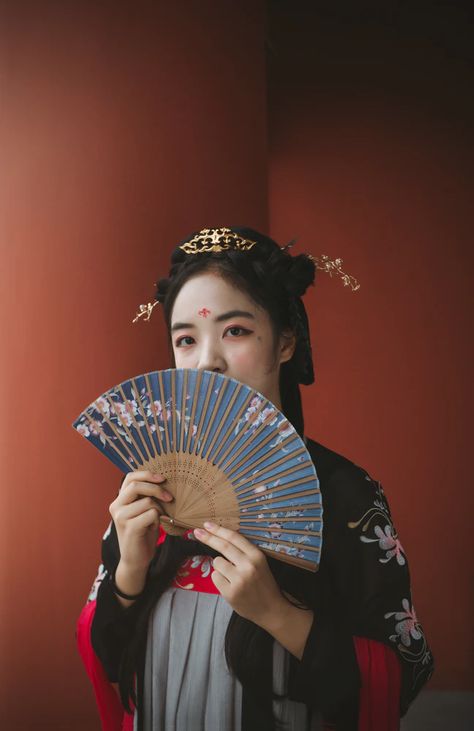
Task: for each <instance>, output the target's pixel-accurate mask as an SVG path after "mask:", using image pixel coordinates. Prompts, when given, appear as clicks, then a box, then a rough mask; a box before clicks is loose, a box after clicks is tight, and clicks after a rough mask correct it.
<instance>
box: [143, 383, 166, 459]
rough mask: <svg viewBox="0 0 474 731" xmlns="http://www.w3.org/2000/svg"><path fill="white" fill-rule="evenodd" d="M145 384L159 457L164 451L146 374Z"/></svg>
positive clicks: (150, 387) (151, 390) (151, 391)
mask: <svg viewBox="0 0 474 731" xmlns="http://www.w3.org/2000/svg"><path fill="white" fill-rule="evenodd" d="M145 382H146V385H147V388H148V399H149V402H150V412H151V415H152V417H153V419H154V422H155V427H156V431H155V434H156V443H157V444H158V449H159V452H160V455H161V454H163V453H164V451H165V450H164V449H163V443H162V441H161V434H160V424H159V422H158V417H157V415H156V411H155V399H154V394H153V388H152V386H151V383H150V379H149V374H148V373H146V374H145ZM160 403H162V401H160Z"/></svg>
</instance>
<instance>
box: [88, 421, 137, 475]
mask: <svg viewBox="0 0 474 731" xmlns="http://www.w3.org/2000/svg"><path fill="white" fill-rule="evenodd" d="M98 411H100V409H98ZM100 413H101V415H102V416H103V414H102V411H100ZM83 414H84V416H85V417H86V418H87V419H89V423H92V424H94V425H98V426H99V428H100V432H101V434H103V435H104V438H105V439H106V440H107V443H108V445H109V447H112V449H113V450H114V451H115V452H117V454H118V456H119V457H120V459H121V460H122V462H124V463H125V464H126V465H127V467H128V468H130V463H129V462H127V460H126V459H125V457H124V455H123V454H122V453H121V452H120V450H119V449H118V448H117V447H116V446H115V444H114V443H113V441H112V440H111V438H110V437H109V436H108V434H106V432H105V431H104V429H103V427H102V424H98V421H97V419H94V418H93V417H92V416H90V415H89V414H88V413H87V411H84V412H83ZM104 419H105V417H104ZM105 423H107V424H108V422H107V421H106V422H105ZM109 426H111V425H110V424H109ZM111 428H112V427H111ZM114 431H115V430H114ZM117 438H118V439H120V442H121V443H122V446H123V447H124V448H125V450H126V451H127V452H128V454H129V456H130V457H132V459H133V461H134V462H135V456H134V455H133V454H132V453H131V452H130V450H129V449H128V447H127V446H126V445H125V444H123V442H122V439H121V438H120V435H117ZM89 441H90V440H89Z"/></svg>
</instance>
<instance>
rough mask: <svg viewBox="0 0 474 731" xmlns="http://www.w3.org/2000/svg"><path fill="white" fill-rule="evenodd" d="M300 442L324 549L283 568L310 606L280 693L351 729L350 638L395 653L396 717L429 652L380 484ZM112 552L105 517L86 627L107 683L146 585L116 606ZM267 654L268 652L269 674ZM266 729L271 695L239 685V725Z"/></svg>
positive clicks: (425, 668) (426, 673)
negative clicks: (313, 558)
mask: <svg viewBox="0 0 474 731" xmlns="http://www.w3.org/2000/svg"><path fill="white" fill-rule="evenodd" d="M306 445H307V448H308V451H309V453H310V455H311V457H312V459H313V462H314V465H315V467H316V472H317V475H318V478H319V482H320V489H321V494H322V502H323V548H322V554H321V562H320V567H319V571H318V572H317V573H316V574H313V573H311V572H308V571H305V570H303V569H298V568H294V567H288V569H287V570H288V571H292V572H293V579H294V578H295V577H297V580H298V581H300V582H302V584H304V592H303V593H304V594H305V597H306V599H307V603H308V606H310V607H311V609H313V611H314V621H313V624H312V627H311V630H310V633H309V635H308V638H307V642H306V645H305V649H304V654H303V657H302V659H301V661H299V660H297V659H296V658H295V657H293V656H291V663H290V674H289V679H288V689H289V698H290V699H292V700H295V701H299V702H304V703H306V704H307V705H308V706H309V707H312V708H316V709H318V710H320V711H321V712H322V714H323V716H324V718H325V720H329V721H330V722H332V723H334V724H335V728H336V729H337V731H357V728H358V700H359V689H360V673H359V667H358V663H357V659H356V654H355V648H354V641H353V637H365V638H368V639H372V640H376V641H379V642H382V643H384V644H386V645H388V646H389V647H391V648H392V649H393V650H394V652H395V653H396V654H397V656H398V658H399V660H400V663H401V672H402V676H401V697H400V715H401V716H402V715H403V714H404V713H405V712H406V710H407V708H408V706H409V704H410V703H411V701H412V700H413V699H414V697H415V696H416V695H417V693H418V691H419V690H420V688H421V687H422V686H423V685H424V683H426V681H427V680H428V679H429V678H430V676H431V674H432V671H433V659H432V654H431V651H430V649H429V647H428V645H427V643H426V639H425V636H424V633H423V629H422V627H421V625H420V623H419V622H418V619H417V618H416V615H415V612H414V609H413V605H412V598H411V590H410V576H409V570H408V563H407V558H406V555H405V553H404V551H403V548H402V547H401V545H400V543H399V540H398V536H397V533H396V531H395V528H394V526H393V523H392V519H391V515H390V510H389V507H388V504H387V501H386V498H385V495H384V492H383V489H382V487H381V485H380V483H379V482H376V481H375V480H373V479H372V478H371V477H370V476H369V475H368V474H367V472H365V470H363V469H362V468H360V467H358V466H356V465H355V464H354V463H352V462H351V461H349V460H348V459H346V458H345V457H343V456H341V455H339V454H336V453H335V452H333V451H331V450H329V449H327V448H326V447H324V446H322V445H321V444H318V443H316V442H314V441H312V440H311V439H307V440H306ZM157 550H158V551H159V550H160V549H159V548H158V549H157ZM119 558H120V554H119V548H118V541H117V534H116V532H115V527H114V525H113V524H112V527H111V530H110V531H109V533H108V534H107V535H106V537H105V538H104V540H103V545H102V563H103V567H102V572H101V579H103V580H102V581H101V583H100V586H99V590H98V593H97V605H96V610H95V616H94V620H93V624H92V631H91V633H92V644H93V647H94V650H95V652H96V654H97V655H98V657H99V658H100V660H101V662H102V664H103V666H104V668H105V670H106V672H107V675H108V677H109V679H110V680H111V681H113V682H116V681H117V680H118V676H119V668H120V663H121V659H122V654H123V652H124V649H125V648H126V647H127V644H128V643H129V642H130V641H131V638H132V637H133V635H134V632H135V629H136V626H137V622H138V621H139V618H140V613H141V612H143V607H144V605H145V603H146V599H147V592H148V591H149V587H148V586H147V587H145V591H144V593H143V595H142V596H141V597H140V598H139V599H138V600H137V601H136V602H135V603H134V604H133V606H131V607H130V608H128V609H124V608H123V607H122V606H121V605H120V604H119V602H118V600H117V598H116V596H115V594H114V592H113V586H112V584H111V582H110V581H108V580H107V577H110V576H111V575H112V574H113V572H114V570H115V568H116V566H117V564H118V561H119ZM144 649H145V648H144V645H143V648H142V651H141V652H140V655H139V659H138V666H137V678H138V688H139V689H140V685H141V680H142V679H143V669H144V661H145V651H144ZM268 662H269V659H268V658H267V668H268V670H269V672H270V673H271V664H270V665H269V664H268ZM270 662H271V661H270ZM264 666H265V665H264ZM139 717H140V715H139ZM273 727H274V726H273V719H272V714H271V702H270V701H268V702H262V699H261V698H259V697H258V695H255V694H253V693H251V692H250V691H249V690H248V689H246V687H245V686H244V692H243V708H242V731H251V730H252V729H256V728H258V729H259V730H260V731H264V730H265V729H268V730H269V731H270V729H273Z"/></svg>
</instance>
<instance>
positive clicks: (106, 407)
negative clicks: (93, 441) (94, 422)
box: [94, 396, 110, 417]
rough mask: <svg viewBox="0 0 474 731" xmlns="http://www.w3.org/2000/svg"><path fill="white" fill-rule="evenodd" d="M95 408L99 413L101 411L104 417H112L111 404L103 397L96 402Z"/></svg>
mask: <svg viewBox="0 0 474 731" xmlns="http://www.w3.org/2000/svg"><path fill="white" fill-rule="evenodd" d="M94 406H95V408H96V409H97V411H99V412H100V413H101V414H104V416H107V417H108V416H109V415H110V404H109V402H108V401H107V399H106V398H104V397H103V396H100V397H99V398H98V399H97V400H96V401H95V404H94Z"/></svg>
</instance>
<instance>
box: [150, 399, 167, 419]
mask: <svg viewBox="0 0 474 731" xmlns="http://www.w3.org/2000/svg"><path fill="white" fill-rule="evenodd" d="M162 413H163V407H162V405H161V401H153V402H152V403H151V404H150V405H149V406H148V408H147V414H146V415H147V416H158V417H160V416H161V415H162Z"/></svg>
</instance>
